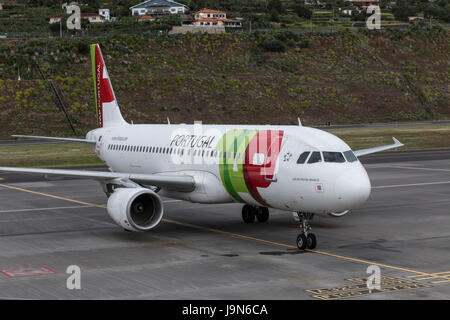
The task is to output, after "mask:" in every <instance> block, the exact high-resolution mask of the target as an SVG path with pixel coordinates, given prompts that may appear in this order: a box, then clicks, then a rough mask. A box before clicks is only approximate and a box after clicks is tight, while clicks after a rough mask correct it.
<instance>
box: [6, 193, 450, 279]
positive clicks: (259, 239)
mask: <svg viewBox="0 0 450 320" xmlns="http://www.w3.org/2000/svg"><path fill="white" fill-rule="evenodd" d="M0 187H3V188H7V189H12V190H16V191H22V192H27V193H32V194H36V195H40V196H44V197H49V198H53V199H59V200H65V201H69V202H74V203H78V204H82V205H87V206H91V207H97V208H103V209H104V208H106V206H104V205H100V204H95V203H90V202H84V201H79V200H75V199H71V198H66V197H61V196H56V195H53V194H48V193H43V192H37V191H33V190H28V189H24V188H19V187H14V186H10V185H7V184H0ZM162 220H163V221H164V222H167V223H173V224H177V225H181V226H186V227H190V228H195V229H200V230H205V231H210V232H214V233H219V234H224V235H228V236H232V237H236V238H241V239H247V240H253V241H257V242H261V243H267V244H272V245H276V246H280V247H284V248H290V249H296V248H297V247H296V246H294V245H289V244H285V243H282V242H276V241H271V240H266V239H261V238H256V237H252V236H246V235H243V234H239V233H234V232H228V231H223V230H219V229H214V228H209V227H204V226H199V225H195V224H191V223H186V222H180V221H176V220H172V219H162ZM306 251H308V252H312V253H316V254H320V255H325V256H329V257H334V258H337V259H340V260H346V261H351V262H356V263H362V264H366V265H376V266H379V267H383V268H388V269H392V270H398V271H404V272H408V273H414V274H415V275H414V276H415V277H417V276H421V277H433V278H436V273H427V272H422V271H417V270H413V269H409V268H402V267H397V266H391V265H388V264H383V263H378V262H375V261H369V260H363V259H358V258H352V257H347V256H342V255H338V254H334V253H330V252H325V251H321V250H309V249H307V250H306ZM411 277H412V276H411ZM448 281H450V280H448ZM443 282H447V281H446V280H444V281H443Z"/></svg>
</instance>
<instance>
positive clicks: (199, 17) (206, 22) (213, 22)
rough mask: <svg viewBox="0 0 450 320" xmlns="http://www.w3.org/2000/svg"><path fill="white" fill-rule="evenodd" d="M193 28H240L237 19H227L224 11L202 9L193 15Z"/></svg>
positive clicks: (240, 24) (240, 23)
mask: <svg viewBox="0 0 450 320" xmlns="http://www.w3.org/2000/svg"><path fill="white" fill-rule="evenodd" d="M192 24H193V25H195V26H211V27H216V26H218V27H221V26H222V27H242V22H241V20H239V19H229V18H227V14H226V12H225V11H220V10H211V9H203V10H200V11H197V12H196V13H195V14H194V22H193V23H192Z"/></svg>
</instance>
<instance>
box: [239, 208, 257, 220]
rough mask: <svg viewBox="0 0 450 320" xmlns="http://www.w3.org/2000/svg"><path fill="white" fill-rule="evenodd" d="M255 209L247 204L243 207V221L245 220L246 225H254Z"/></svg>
mask: <svg viewBox="0 0 450 320" xmlns="http://www.w3.org/2000/svg"><path fill="white" fill-rule="evenodd" d="M255 211H256V210H255V209H254V208H253V207H252V206H250V205H248V204H246V205H245V206H243V207H242V220H244V222H245V223H252V222H254V221H255Z"/></svg>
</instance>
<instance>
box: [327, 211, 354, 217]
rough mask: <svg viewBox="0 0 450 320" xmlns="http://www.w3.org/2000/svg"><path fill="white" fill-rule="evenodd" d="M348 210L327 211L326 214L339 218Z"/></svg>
mask: <svg viewBox="0 0 450 320" xmlns="http://www.w3.org/2000/svg"><path fill="white" fill-rule="evenodd" d="M348 211H349V210H345V211H342V212H329V213H328V215H330V216H332V217H334V218H339V217H342V216H343V215H345V214H347V212H348Z"/></svg>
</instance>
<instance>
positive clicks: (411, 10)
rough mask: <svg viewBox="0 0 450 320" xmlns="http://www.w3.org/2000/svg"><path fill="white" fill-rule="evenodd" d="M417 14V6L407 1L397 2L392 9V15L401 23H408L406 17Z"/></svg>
mask: <svg viewBox="0 0 450 320" xmlns="http://www.w3.org/2000/svg"><path fill="white" fill-rule="evenodd" d="M418 12H419V8H418V6H417V5H416V4H415V3H411V2H409V1H407V0H398V1H397V4H396V5H395V6H394V7H393V8H392V14H393V15H394V16H395V18H396V19H398V20H401V21H408V17H410V16H414V15H416V14H417V13H418Z"/></svg>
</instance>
